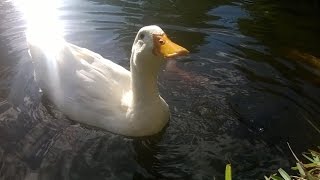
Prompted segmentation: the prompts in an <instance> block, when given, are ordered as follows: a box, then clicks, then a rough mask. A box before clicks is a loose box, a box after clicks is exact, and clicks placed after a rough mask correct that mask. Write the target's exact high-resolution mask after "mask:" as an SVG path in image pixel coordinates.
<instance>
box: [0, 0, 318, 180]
mask: <svg viewBox="0 0 320 180" xmlns="http://www.w3.org/2000/svg"><path fill="white" fill-rule="evenodd" d="M280 7H283V5H281V4H279V3H276V2H274V3H268V2H265V1H263V0H261V1H256V2H250V1H239V2H233V1H209V0H206V1H201V2H197V3H196V4H195V3H194V1H190V0H187V1H182V0H171V1H170V0H165V1H160V0H158V1H152V2H149V1H114V0H112V1H102V0H100V1H97V0H95V1H85V0H75V1H65V2H63V4H62V5H61V7H59V17H60V18H61V21H62V22H63V24H64V25H65V37H66V39H67V40H68V41H71V42H73V43H75V44H77V45H80V46H83V47H87V48H89V49H91V50H93V51H96V52H98V53H100V54H102V55H103V56H105V57H107V58H110V59H112V60H114V61H115V62H116V63H119V64H121V65H124V66H125V67H127V68H128V67H129V61H128V58H129V57H130V51H131V46H132V41H133V39H134V37H135V33H136V32H137V30H138V29H139V28H140V27H141V26H144V25H149V24H158V25H160V26H161V27H162V28H163V29H164V30H165V31H166V33H167V34H168V35H169V37H170V38H171V39H173V40H174V41H176V42H178V43H179V44H182V45H183V46H185V47H186V48H188V49H189V50H190V51H191V52H192V53H191V55H190V56H189V57H186V58H183V59H181V60H179V61H177V62H169V63H168V65H167V66H166V67H165V69H164V70H163V72H161V75H160V79H159V88H160V90H161V94H162V96H163V97H164V98H165V99H166V101H167V102H168V104H169V105H170V110H171V121H170V124H169V125H168V127H167V128H166V129H165V130H164V131H162V132H161V133H160V134H158V135H155V136H152V137H145V138H138V139H132V138H127V137H122V136H119V135H114V134H111V133H108V132H105V131H101V130H99V129H95V128H92V127H86V126H83V125H78V124H77V123H74V122H72V121H71V120H69V119H68V118H67V117H65V116H64V115H63V114H62V113H61V112H60V111H59V110H58V109H56V108H55V107H54V106H53V105H52V104H51V102H50V101H47V100H46V98H45V97H44V96H43V95H42V93H41V92H40V91H39V89H38V86H37V84H36V83H35V82H34V80H33V67H32V63H31V61H30V59H29V58H28V55H27V46H26V42H25V38H24V32H23V31H24V29H25V22H24V20H23V18H22V17H21V14H20V13H19V12H18V11H17V10H16V9H15V7H14V6H12V3H11V2H7V1H6V2H2V1H1V2H0V9H1V11H0V15H1V18H0V33H1V34H0V47H1V49H0V55H1V59H0V64H1V66H0V84H1V86H0V92H1V93H0V142H1V143H0V144H1V145H0V179H10V178H11V179H28V180H30V179H106V178H107V179H212V178H213V177H215V178H217V179H222V178H223V175H224V166H225V164H226V163H227V162H231V163H232V164H233V168H234V169H233V171H234V173H235V174H236V178H237V179H261V178H262V177H263V175H265V174H270V173H272V172H274V171H275V170H276V169H277V168H279V167H280V166H283V167H289V161H288V160H287V159H288V158H291V157H290V156H291V155H290V154H289V153H288V150H287V147H286V141H289V142H290V143H291V144H292V146H293V147H294V149H296V150H297V153H299V152H300V151H303V150H305V149H306V147H310V146H313V145H317V143H318V142H317V141H316V140H315V139H319V132H317V129H316V128H315V127H316V126H318V127H319V121H318V119H317V117H318V114H319V111H318V110H317V109H318V107H319V106H320V103H319V102H320V101H319V98H318V97H319V96H317V92H318V88H319V86H318V84H317V83H316V82H317V81H314V80H313V79H316V77H317V75H318V73H319V72H318V70H317V69H315V68H314V67H310V65H308V64H305V63H303V62H302V61H299V60H298V61H294V60H292V58H291V59H290V58H288V56H287V53H286V51H282V49H290V48H292V49H299V51H302V52H307V53H310V54H312V55H313V56H314V57H317V56H318V54H317V47H318V46H316V44H315V43H316V42H317V39H316V36H315V34H316V33H315V32H318V31H317V30H318V29H319V26H318V25H317V24H316V23H314V22H317V20H316V19H312V17H314V16H315V15H311V16H310V17H311V19H310V18H306V17H300V16H295V15H294V13H293V15H292V13H291V12H290V11H288V10H284V9H283V8H280ZM260 12H264V13H262V14H261V13H260ZM308 17H309V16H308ZM294 18H300V20H299V21H298V24H294V25H292V24H290V23H286V22H288V19H294ZM306 19H307V20H306ZM305 20H306V21H305ZM299 27H308V28H307V29H306V28H299ZM288 29H292V30H293V31H290V33H287V32H288ZM304 34H306V35H304ZM295 37H297V39H296V40H294V38H295ZM313 37H314V38H313ZM303 42H310V43H307V44H306V43H303ZM305 56H306V55H305ZM306 57H309V56H306ZM304 132H306V133H304Z"/></svg>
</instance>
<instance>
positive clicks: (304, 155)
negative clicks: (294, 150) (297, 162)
mask: <svg viewBox="0 0 320 180" xmlns="http://www.w3.org/2000/svg"><path fill="white" fill-rule="evenodd" d="M302 156H303V157H305V158H306V159H308V160H309V161H311V162H313V163H315V160H313V159H311V158H310V157H309V156H307V155H306V154H304V153H303V154H302Z"/></svg>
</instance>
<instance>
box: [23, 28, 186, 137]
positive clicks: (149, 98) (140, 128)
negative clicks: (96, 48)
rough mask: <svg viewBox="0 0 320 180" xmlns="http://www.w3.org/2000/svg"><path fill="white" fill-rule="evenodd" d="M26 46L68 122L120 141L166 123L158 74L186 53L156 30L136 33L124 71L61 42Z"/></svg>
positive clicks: (39, 77) (44, 86) (40, 81)
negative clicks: (101, 131)
mask: <svg viewBox="0 0 320 180" xmlns="http://www.w3.org/2000/svg"><path fill="white" fill-rule="evenodd" d="M28 42H29V49H30V55H31V57H32V60H33V62H34V68H35V77H36V78H35V79H36V81H37V83H38V84H39V86H40V88H41V89H42V90H43V91H44V93H46V94H47V95H48V97H49V98H50V99H51V100H52V101H53V103H54V104H55V105H56V106H57V107H58V108H59V109H60V110H61V111H62V112H63V113H64V114H66V115H67V116H68V117H70V118H71V119H73V120H75V121H78V122H81V123H85V124H88V125H92V126H96V127H99V128H102V129H105V130H108V131H111V132H113V133H117V134H122V135H126V136H147V135H152V134H155V133H158V132H159V131H161V130H162V128H163V127H164V126H165V125H166V123H167V122H168V120H169V116H170V112H169V107H168V104H167V103H166V102H165V101H164V100H163V98H162V97H161V96H160V95H159V91H158V86H157V76H158V72H159V70H160V68H161V66H162V65H163V64H165V63H166V60H168V59H171V58H173V57H176V56H182V55H186V54H188V50H186V49H185V48H183V47H181V46H179V45H177V44H175V43H173V42H172V41H170V40H169V39H168V38H167V36H166V34H165V33H164V32H163V30H162V29H161V28H160V27H158V26H155V25H152V26H146V27H143V28H141V29H140V30H139V32H138V34H137V36H136V38H135V40H134V42H133V46H132V52H131V58H130V71H128V70H126V69H125V68H123V67H121V66H119V65H118V64H115V63H113V62H112V61H110V60H107V59H104V58H103V57H102V56H100V55H99V54H96V53H94V52H92V51H90V50H88V49H84V48H81V47H78V46H76V45H73V44H70V43H67V42H65V41H63V40H60V41H59V45H58V46H55V47H54V48H53V47H52V46H51V45H52V44H50V46H48V45H47V46H46V45H43V44H41V43H37V42H36V41H35V42H33V41H32V40H28ZM57 42H58V41H57ZM49 50H50V51H49ZM53 50H54V51H53Z"/></svg>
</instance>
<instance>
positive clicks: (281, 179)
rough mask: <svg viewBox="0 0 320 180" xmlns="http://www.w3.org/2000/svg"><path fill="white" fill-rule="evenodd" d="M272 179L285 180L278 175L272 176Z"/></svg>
mask: <svg viewBox="0 0 320 180" xmlns="http://www.w3.org/2000/svg"><path fill="white" fill-rule="evenodd" d="M271 178H272V179H273V180H283V178H281V177H279V176H276V175H272V176H271Z"/></svg>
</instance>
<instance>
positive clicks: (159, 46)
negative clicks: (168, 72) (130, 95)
mask: <svg viewBox="0 0 320 180" xmlns="http://www.w3.org/2000/svg"><path fill="white" fill-rule="evenodd" d="M153 44H154V49H153V53H154V54H155V55H158V56H162V57H164V58H174V57H178V56H184V55H187V54H189V51H188V50H187V49H185V48H184V47H181V46H179V45H178V44H176V43H174V42H172V41H171V40H170V39H169V38H168V37H167V35H166V34H162V35H158V34H154V35H153Z"/></svg>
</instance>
